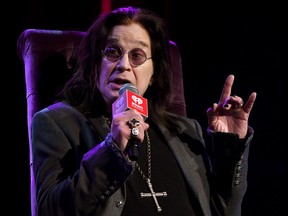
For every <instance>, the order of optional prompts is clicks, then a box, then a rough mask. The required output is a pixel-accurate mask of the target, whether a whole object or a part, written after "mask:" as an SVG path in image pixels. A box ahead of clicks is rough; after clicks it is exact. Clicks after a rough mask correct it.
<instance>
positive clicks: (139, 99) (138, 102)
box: [132, 95, 143, 105]
mask: <svg viewBox="0 0 288 216" xmlns="http://www.w3.org/2000/svg"><path fill="white" fill-rule="evenodd" d="M132 100H133V101H134V103H136V104H138V105H141V104H143V100H142V99H141V98H140V97H137V96H136V95H132Z"/></svg>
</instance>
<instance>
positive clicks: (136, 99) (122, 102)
mask: <svg viewBox="0 0 288 216" xmlns="http://www.w3.org/2000/svg"><path fill="white" fill-rule="evenodd" d="M127 109H135V110H137V111H138V112H140V114H141V115H142V117H143V118H144V120H145V119H146V118H147V117H148V103H147V99H145V98H144V97H142V96H140V95H139V91H138V89H137V88H136V87H135V86H134V85H133V84H131V83H125V84H124V85H122V87H121V88H120V89H119V98H118V99H117V100H116V101H115V102H114V103H113V104H112V114H113V115H115V114H116V113H120V112H124V111H125V110H127ZM127 146H128V154H129V158H130V160H132V161H135V160H137V159H138V157H139V148H140V145H139V141H138V140H137V139H136V138H133V137H132V138H131V139H130V140H129V141H128V145H127Z"/></svg>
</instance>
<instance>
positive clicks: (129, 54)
mask: <svg viewBox="0 0 288 216" xmlns="http://www.w3.org/2000/svg"><path fill="white" fill-rule="evenodd" d="M108 48H113V49H115V50H116V51H121V55H120V56H119V57H118V58H117V59H116V60H112V59H111V58H110V59H109V57H108V56H107V54H106V50H107V49H108ZM135 50H138V51H139V50H140V51H141V52H143V53H144V54H145V60H144V61H143V62H142V63H140V64H134V63H133V60H131V55H132V53H131V52H133V51H135ZM101 53H102V55H103V56H104V58H106V59H107V60H108V61H110V62H117V61H119V60H120V59H121V58H123V56H124V55H125V53H127V54H128V59H129V62H130V64H131V65H132V66H133V67H137V66H140V65H142V64H144V63H145V62H146V61H147V60H149V59H152V56H150V57H147V54H146V52H145V51H144V50H143V49H141V48H134V49H132V50H130V51H129V52H127V51H125V50H124V49H123V48H122V47H120V46H117V45H111V44H108V45H107V46H106V47H105V49H104V50H102V52H101Z"/></svg>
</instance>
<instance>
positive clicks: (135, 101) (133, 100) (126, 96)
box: [112, 90, 148, 119]
mask: <svg viewBox="0 0 288 216" xmlns="http://www.w3.org/2000/svg"><path fill="white" fill-rule="evenodd" d="M127 109H135V110H137V111H138V112H140V113H141V115H142V116H143V118H144V119H146V118H147V117H148V104H147V99H145V98H143V97H142V96H140V95H138V94H136V93H134V92H132V91H129V90H126V91H125V92H123V93H122V94H121V95H120V97H119V98H118V99H117V100H116V101H115V102H114V103H113V104H112V112H113V115H114V114H116V113H120V112H123V111H125V110H127Z"/></svg>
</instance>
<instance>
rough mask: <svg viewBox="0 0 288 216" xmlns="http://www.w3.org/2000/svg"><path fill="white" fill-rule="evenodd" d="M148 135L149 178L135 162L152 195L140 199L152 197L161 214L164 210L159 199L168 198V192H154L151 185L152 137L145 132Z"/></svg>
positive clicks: (146, 194)
mask: <svg viewBox="0 0 288 216" xmlns="http://www.w3.org/2000/svg"><path fill="white" fill-rule="evenodd" d="M145 134H146V138H147V160H148V168H147V169H148V174H147V175H148V176H146V175H145V174H144V172H143V171H142V169H141V167H140V166H139V164H138V163H137V162H135V167H136V168H137V170H138V172H139V173H140V175H141V177H142V178H143V180H144V181H145V182H146V183H147V186H148V188H149V190H150V193H143V192H141V193H140V197H141V198H145V197H152V198H153V200H154V203H155V205H156V208H157V212H161V211H162V208H161V207H160V205H159V203H158V200H157V197H166V196H167V192H165V191H164V192H154V190H153V185H152V183H151V170H152V168H151V141H150V137H149V134H148V131H145Z"/></svg>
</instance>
